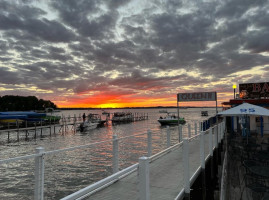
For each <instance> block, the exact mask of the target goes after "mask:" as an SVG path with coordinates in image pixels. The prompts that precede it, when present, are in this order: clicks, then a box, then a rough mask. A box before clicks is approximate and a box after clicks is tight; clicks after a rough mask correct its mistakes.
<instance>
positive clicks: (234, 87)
mask: <svg viewBox="0 0 269 200" xmlns="http://www.w3.org/2000/svg"><path fill="white" fill-rule="evenodd" d="M233 89H234V99H235V89H236V84H233Z"/></svg>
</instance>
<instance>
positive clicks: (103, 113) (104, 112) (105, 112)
mask: <svg viewBox="0 0 269 200" xmlns="http://www.w3.org/2000/svg"><path fill="white" fill-rule="evenodd" d="M102 111H103V112H102V115H110V113H109V112H107V111H105V110H102Z"/></svg>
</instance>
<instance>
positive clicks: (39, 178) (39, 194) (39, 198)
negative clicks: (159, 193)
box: [0, 125, 223, 200]
mask: <svg viewBox="0 0 269 200" xmlns="http://www.w3.org/2000/svg"><path fill="white" fill-rule="evenodd" d="M188 127H190V126H188ZM195 127H197V125H195ZM196 129H197V128H195V131H194V133H195V135H194V136H193V137H191V128H188V136H190V138H188V139H183V142H180V143H177V144H175V145H173V146H171V142H170V140H171V137H170V129H169V127H167V135H166V136H167V145H166V146H167V148H166V149H165V150H163V151H161V152H158V153H157V154H155V155H152V132H151V131H150V130H148V132H147V133H141V134H136V135H131V136H126V137H121V138H118V137H117V136H116V135H114V136H113V140H112V141H113V164H112V168H113V173H114V174H113V175H111V176H109V177H107V178H105V179H102V180H100V181H98V182H96V183H94V184H92V185H90V186H88V187H86V188H83V189H82V190H79V191H77V192H75V193H73V194H71V195H69V196H67V197H65V198H63V199H65V200H67V199H79V198H80V197H83V196H85V195H87V194H91V193H93V192H95V191H96V190H98V189H100V188H103V187H106V186H107V185H109V184H112V183H113V182H115V181H117V180H119V179H120V178H122V177H124V176H126V175H128V174H129V173H131V172H133V171H135V170H137V168H138V166H139V165H141V166H143V167H141V168H140V173H139V174H144V175H143V177H142V176H141V177H140V179H141V180H140V181H139V182H140V183H141V184H143V186H139V187H140V188H141V191H140V193H141V194H140V196H141V197H142V196H143V199H148V198H149V194H148V192H149V191H148V190H149V181H148V177H147V176H148V174H149V163H150V162H152V161H153V160H155V159H157V158H159V157H161V156H163V155H165V154H167V153H169V152H170V151H173V150H175V149H177V148H179V147H181V146H182V145H183V151H184V156H183V157H184V159H186V160H184V162H183V163H184V166H185V168H184V174H185V175H184V177H185V179H186V180H185V179H184V180H185V185H184V191H185V193H189V192H190V185H191V184H192V182H193V180H194V179H196V177H197V174H198V173H199V171H200V168H201V167H202V168H204V162H205V159H204V158H205V156H204V149H205V147H204V142H201V146H200V147H201V148H200V150H201V156H202V157H201V165H200V166H199V168H198V169H197V170H196V172H195V173H194V174H193V175H192V178H190V176H189V171H188V170H189V168H188V165H189V164H188V163H189V162H186V161H187V160H188V152H189V151H188V148H189V147H188V146H189V142H190V141H192V140H194V139H197V138H199V137H200V140H201V141H204V132H201V134H197V131H196ZM199 129H200V128H199ZM216 133H217V134H222V133H221V131H216ZM145 134H146V135H147V156H148V157H143V158H140V159H139V164H135V165H132V166H130V167H127V168H125V169H123V170H121V171H119V163H118V159H119V140H123V139H126V138H131V137H137V136H141V135H145ZM217 134H215V135H217ZM222 136H223V134H222ZM181 138H183V137H182V126H181V125H180V126H179V140H180V139H181ZM210 138H211V139H210ZM215 138H218V137H215ZM209 140H210V141H211V142H209V149H211V150H210V153H211V151H213V135H212V128H210V130H209ZM180 141H182V140H180ZM215 141H218V140H217V139H216V140H215ZM107 142H111V140H106V141H100V142H96V143H91V144H86V145H80V146H75V147H69V148H64V149H59V150H54V151H47V152H46V151H45V150H44V148H42V147H39V148H37V149H36V153H35V154H32V155H26V156H20V157H15V158H9V159H4V160H0V165H1V164H6V163H10V162H15V161H18V160H25V159H35V188H34V199H35V200H43V199H44V170H45V167H44V157H45V156H47V155H51V154H57V153H61V152H66V151H72V150H77V149H83V148H88V147H91V146H94V145H97V144H103V143H107ZM184 142H185V145H184ZM215 145H217V143H216V144H215ZM141 170H143V172H141ZM142 188H146V189H145V190H144V189H142ZM145 193H146V194H145ZM181 193H182V190H181V192H180V193H179V195H178V197H179V198H181V196H182V195H181Z"/></svg>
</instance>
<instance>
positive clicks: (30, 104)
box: [0, 95, 57, 111]
mask: <svg viewBox="0 0 269 200" xmlns="http://www.w3.org/2000/svg"><path fill="white" fill-rule="evenodd" d="M46 108H53V109H57V106H56V105H55V104H54V103H53V102H51V101H49V100H43V99H40V100H39V99H38V98H37V97H35V96H27V97H24V96H13V95H6V96H2V97H1V96H0V111H27V110H28V111H29V110H45V109H46Z"/></svg>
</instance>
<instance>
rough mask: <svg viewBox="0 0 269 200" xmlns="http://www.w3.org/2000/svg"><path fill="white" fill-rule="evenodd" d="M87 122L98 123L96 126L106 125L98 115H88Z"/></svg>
mask: <svg viewBox="0 0 269 200" xmlns="http://www.w3.org/2000/svg"><path fill="white" fill-rule="evenodd" d="M88 122H92V123H98V126H103V125H104V124H105V123H106V120H104V119H101V116H100V115H99V114H94V113H90V114H88Z"/></svg>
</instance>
